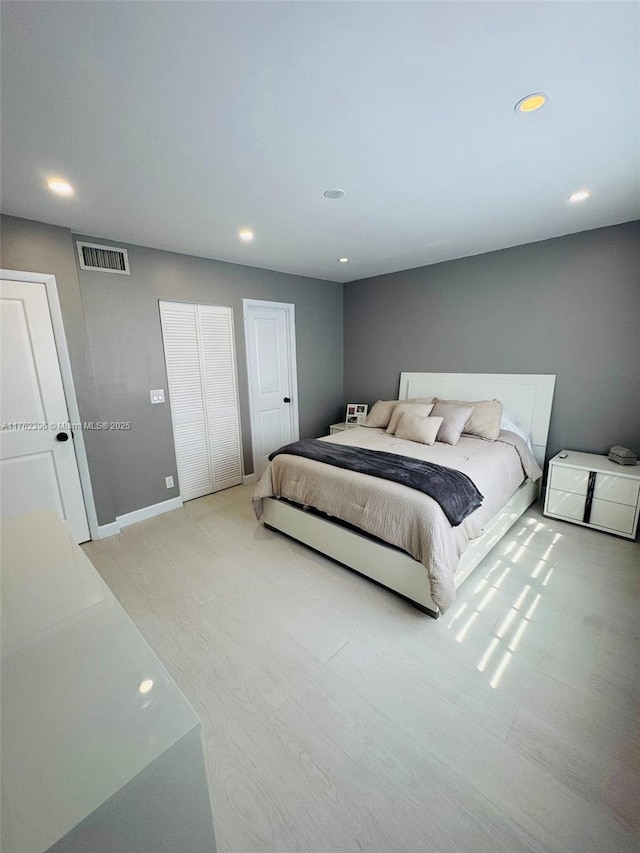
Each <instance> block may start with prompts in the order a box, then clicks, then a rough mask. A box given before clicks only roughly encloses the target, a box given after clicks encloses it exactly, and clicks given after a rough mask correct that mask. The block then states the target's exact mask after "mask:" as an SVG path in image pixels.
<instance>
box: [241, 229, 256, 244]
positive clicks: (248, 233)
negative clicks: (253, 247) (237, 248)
mask: <svg viewBox="0 0 640 853" xmlns="http://www.w3.org/2000/svg"><path fill="white" fill-rule="evenodd" d="M238 237H239V238H240V239H241V240H242V241H243V242H244V243H250V242H251V241H252V240H253V231H252V230H251V228H241V229H240V230H239V231H238Z"/></svg>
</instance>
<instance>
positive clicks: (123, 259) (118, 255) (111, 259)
mask: <svg viewBox="0 0 640 853" xmlns="http://www.w3.org/2000/svg"><path fill="white" fill-rule="evenodd" d="M76 246H77V247H78V258H79V259H80V268H81V269H83V270H100V272H115V273H118V275H130V272H129V256H128V255H127V250H126V249H114V248H113V246H100V245H98V244H97V243H83V242H82V241H81V240H77V241H76Z"/></svg>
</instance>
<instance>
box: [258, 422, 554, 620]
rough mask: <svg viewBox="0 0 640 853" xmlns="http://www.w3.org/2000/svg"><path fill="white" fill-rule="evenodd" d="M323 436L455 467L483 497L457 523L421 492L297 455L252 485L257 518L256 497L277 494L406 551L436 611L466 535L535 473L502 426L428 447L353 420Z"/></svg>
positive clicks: (446, 602) (444, 600) (449, 597)
mask: <svg viewBox="0 0 640 853" xmlns="http://www.w3.org/2000/svg"><path fill="white" fill-rule="evenodd" d="M322 441H327V442H330V443H336V444H347V445H352V446H356V447H366V448H369V449H371V450H383V451H386V452H388V453H396V454H399V455H403V456H410V457H414V458H416V459H425V460H427V461H429V462H434V463H436V464H438V465H444V466H446V467H449V468H455V469H457V470H458V471H462V472H463V473H465V474H467V476H469V477H470V478H471V480H472V481H473V482H474V483H475V485H476V486H477V488H478V489H479V491H480V493H481V494H482V495H483V497H484V500H483V503H482V506H481V507H480V508H479V509H477V510H476V511H475V512H473V513H472V514H471V515H470V516H468V517H467V518H466V519H465V520H464V521H463V522H462V524H460V525H459V526H458V527H452V526H451V524H450V523H449V522H448V521H447V519H446V517H445V515H444V512H443V511H442V509H441V507H440V506H439V504H437V503H436V502H435V501H434V500H433V499H432V498H430V497H428V496H427V495H425V494H423V493H422V492H419V491H416V490H415V489H411V488H409V487H407V486H404V485H401V484H399V483H394V482H390V481H388V480H381V479H379V478H377V477H371V476H368V475H366V474H359V473H356V472H353V471H347V470H344V469H342V468H335V467H333V466H329V465H324V464H322V463H320V462H316V461H314V460H311V459H306V458H304V457H299V456H289V455H287V454H282V455H280V456H277V457H276V458H275V459H274V460H273V462H271V464H270V465H269V467H268V468H267V470H266V471H265V473H264V474H263V476H262V477H261V479H260V481H259V482H258V484H257V486H256V491H255V496H254V508H255V510H256V515H258V517H260V515H261V512H262V499H263V498H265V497H284V498H287V499H288V500H291V501H294V502H295V503H297V504H301V505H303V506H312V507H314V508H315V509H318V510H320V511H321V512H324V513H326V514H327V515H329V516H334V517H335V518H339V519H341V520H342V521H346V522H348V523H349V524H352V525H354V526H356V527H358V528H359V529H361V530H363V531H365V532H367V533H370V534H371V535H373V536H376V537H377V538H379V539H382V540H383V541H384V542H388V543H389V544H391V545H395V546H397V547H399V548H402V549H403V550H405V551H407V552H408V553H409V554H411V555H412V556H413V557H414V558H415V559H416V560H419V561H420V562H422V563H423V564H424V566H425V568H426V570H427V574H428V578H429V582H430V587H431V597H432V598H433V600H434V601H435V603H436V604H437V605H438V607H439V608H440V610H441V611H442V612H444V611H446V610H447V608H448V607H450V606H451V604H452V603H453V601H454V600H455V585H454V576H455V571H456V568H457V565H458V561H459V559H460V556H461V554H462V553H463V551H464V550H465V548H466V546H467V543H468V542H469V540H470V539H474V538H476V537H478V536H480V535H481V534H482V532H483V526H484V525H485V524H486V523H487V522H488V521H489V520H490V519H491V518H492V517H493V516H494V515H495V514H496V512H497V511H498V510H499V509H500V508H501V507H502V506H503V505H504V504H505V503H506V502H507V500H509V498H510V497H511V496H512V495H513V493H514V492H515V491H516V490H517V488H518V487H519V486H520V484H521V483H522V482H523V481H524V480H525V479H526V476H527V475H528V476H530V477H531V479H537V477H539V476H540V474H541V471H540V469H539V468H538V466H537V465H536V462H535V460H534V459H533V457H532V456H531V454H530V452H529V450H528V448H527V447H526V444H525V442H523V441H522V440H521V439H520V438H519V437H518V436H515V435H513V434H512V433H507V432H502V433H501V434H500V438H499V439H498V440H497V441H495V442H487V441H484V440H482V439H479V438H474V437H472V436H462V438H461V439H460V441H459V442H458V444H457V445H455V446H451V445H447V444H442V443H440V442H436V444H434V445H432V446H427V445H423V444H417V443H416V442H413V441H407V440H405V439H401V438H397V437H396V436H392V435H387V434H386V432H385V431H384V430H382V429H365V428H363V427H359V428H356V429H349V430H345V431H344V432H341V433H337V434H336V435H331V436H326V437H325V438H323V439H322ZM426 582H427V579H426V578H425V583H426Z"/></svg>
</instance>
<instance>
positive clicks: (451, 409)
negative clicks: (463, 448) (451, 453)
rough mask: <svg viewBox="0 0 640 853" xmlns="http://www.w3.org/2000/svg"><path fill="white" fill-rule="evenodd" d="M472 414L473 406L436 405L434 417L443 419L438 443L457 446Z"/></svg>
mask: <svg viewBox="0 0 640 853" xmlns="http://www.w3.org/2000/svg"><path fill="white" fill-rule="evenodd" d="M472 412H473V406H453V405H449V404H448V403H436V404H435V406H434V407H433V417H435V418H442V419H443V421H442V425H441V427H440V429H439V430H438V437H437V439H436V441H442V442H444V444H457V443H458V441H459V439H460V436H461V435H462V430H463V429H464V426H465V424H466V422H467V421H468V420H469V418H470V417H471V413H472Z"/></svg>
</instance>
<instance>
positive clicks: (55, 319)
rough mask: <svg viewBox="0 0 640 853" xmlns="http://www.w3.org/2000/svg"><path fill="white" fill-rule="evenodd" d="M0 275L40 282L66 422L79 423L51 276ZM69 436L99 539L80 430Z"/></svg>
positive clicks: (87, 508)
mask: <svg viewBox="0 0 640 853" xmlns="http://www.w3.org/2000/svg"><path fill="white" fill-rule="evenodd" d="M0 278H4V279H6V280H7V281H26V282H30V283H32V284H44V286H45V289H46V293H47V301H48V302H49V314H50V316H51V325H52V327H53V337H54V340H55V342H56V350H57V351H58V364H59V365H60V374H61V376H62V387H63V388H64V396H65V400H66V403H67V411H68V412H69V421H70V423H72V424H74V423H75V424H78V423H81V420H80V411H79V409H78V400H77V398H76V390H75V386H74V384H73V374H72V372H71V361H70V359H69V350H68V349H67V339H66V337H65V333H64V324H63V322H62V311H61V310H60V300H59V299H58V286H57V284H56V277H55V275H49V274H48V273H40V272H19V271H18V270H5V269H0ZM73 439H74V443H73V447H74V450H75V454H76V462H77V464H78V473H79V475H80V487H81V490H82V499H83V502H84V509H85V513H86V515H87V523H88V525H89V533H90V534H91V538H92V539H98V538H100V527H99V525H98V516H97V513H96V505H95V502H94V500H93V489H92V487H91V475H90V474H89V462H88V460H87V450H86V447H85V444H84V436H83V434H82V430H81V429H80V430H74V431H73Z"/></svg>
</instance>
